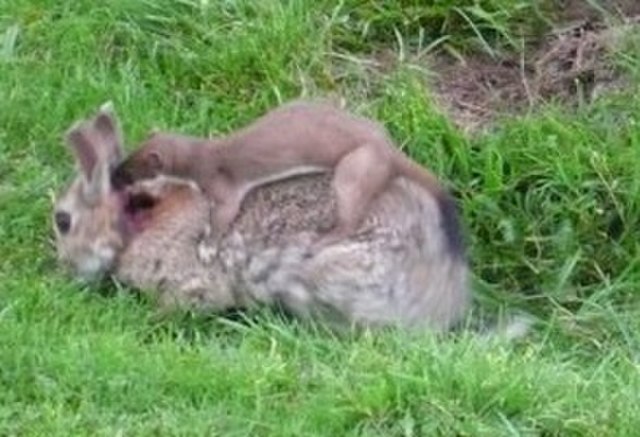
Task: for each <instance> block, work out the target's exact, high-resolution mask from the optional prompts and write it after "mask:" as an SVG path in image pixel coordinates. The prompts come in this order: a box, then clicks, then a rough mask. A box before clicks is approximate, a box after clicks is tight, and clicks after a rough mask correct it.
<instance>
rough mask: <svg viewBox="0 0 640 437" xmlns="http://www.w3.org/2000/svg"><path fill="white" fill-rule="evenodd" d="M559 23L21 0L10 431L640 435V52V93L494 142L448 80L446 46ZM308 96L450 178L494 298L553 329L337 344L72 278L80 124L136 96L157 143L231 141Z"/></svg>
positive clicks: (7, 391) (130, 124)
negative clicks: (208, 138)
mask: <svg viewBox="0 0 640 437" xmlns="http://www.w3.org/2000/svg"><path fill="white" fill-rule="evenodd" d="M426 3H432V4H431V5H430V6H424V5H423V4H426ZM421 5H422V6H421ZM554 12H555V10H554V7H553V2H550V1H548V2H534V1H533V0H519V1H517V0H491V1H483V2H474V1H471V0H469V1H457V2H454V1H453V0H438V1H434V2H418V1H415V0H414V1H400V0H397V1H389V2H378V1H368V2H364V1H355V0H343V1H342V2H330V1H324V0H320V1H314V0H291V1H276V0H264V1H260V2H257V1H256V2H253V1H249V0H225V1H215V0H173V1H171V0H155V1H143V0H140V1H137V0H108V1H105V2H93V1H89V0H74V1H71V0H56V1H54V0H4V1H3V2H1V3H0V434H1V435H47V436H48V435H61V436H62V435H64V436H68V435H91V436H93V435H109V436H111V435H224V436H236V435H238V436H239V435H243V436H244V435H271V436H289V435H290V436H300V435H326V436H341V435H380V436H396V435H398V436H401V435H402V436H422V435H425V436H426V435H469V436H471V435H473V436H477V435H487V436H496V435H581V436H582V435H592V436H606V435H637V433H638V429H640V396H639V395H638V393H640V295H639V293H638V288H639V287H640V262H639V261H640V259H639V258H638V255H637V252H638V243H637V240H636V238H635V237H634V235H635V232H636V231H637V229H639V225H640V220H639V217H640V93H638V83H640V82H639V81H638V78H640V57H639V56H638V52H637V50H635V51H634V50H632V49H629V47H637V46H634V45H633V44H631V45H626V46H625V47H626V49H621V50H619V51H617V52H616V53H615V55H612V57H611V60H610V62H611V63H612V64H616V65H619V66H620V68H621V69H622V70H623V71H624V74H625V75H626V76H625V77H626V78H627V83H626V87H625V88H624V89H623V90H622V91H617V92H611V93H606V94H605V95H603V96H602V97H600V98H598V99H597V100H595V101H593V102H584V101H580V102H578V103H577V104H574V105H570V106H566V105H565V106H563V104H561V103H553V102H549V103H547V104H544V105H539V106H536V107H535V108H534V109H532V110H529V111H526V112H524V113H522V114H521V115H518V116H515V115H514V116H511V117H499V119H498V120H497V121H496V122H495V123H494V124H493V125H492V126H491V127H490V129H487V130H486V131H483V132H481V133H475V134H474V133H469V132H466V131H465V130H464V129H462V128H461V127H460V126H459V125H457V124H455V123H454V122H453V121H452V119H451V117H449V116H448V115H447V112H446V110H444V109H443V107H442V106H441V105H439V104H438V103H437V101H438V99H437V98H436V96H435V90H434V89H433V88H432V87H431V86H430V83H431V82H430V81H429V80H427V77H428V76H429V75H428V65H427V63H426V62H425V61H424V59H425V54H428V53H431V52H436V51H437V50H442V51H445V52H448V53H452V54H454V55H456V56H462V57H464V56H470V55H471V54H473V53H476V52H479V51H483V52H486V53H490V54H493V55H494V56H496V54H497V53H500V52H502V51H509V50H511V51H513V50H518V49H519V48H520V47H521V38H520V36H519V35H521V34H523V33H526V34H527V35H529V36H535V35H539V34H542V33H544V32H547V31H548V30H549V28H550V26H551V23H552V21H553V20H555V19H557V16H556V15H557V14H555V13H554ZM389 57H391V58H392V62H387V61H384V62H376V60H378V61H379V60H380V59H388V58H389ZM381 64H382V65H381ZM300 95H304V96H327V95H331V96H341V97H344V98H345V99H346V100H347V103H348V106H349V108H350V109H352V110H353V111H355V112H358V113H361V114H365V115H368V116H371V117H375V118H377V119H378V120H380V121H381V122H383V123H384V124H385V125H386V126H387V127H388V129H389V130H390V131H391V132H392V134H393V136H394V138H395V139H396V140H397V142H398V145H399V146H401V147H403V149H404V150H405V151H406V152H407V153H408V154H409V155H411V156H412V157H413V158H414V159H416V160H417V161H419V162H421V163H422V164H424V165H426V166H428V167H429V168H431V169H433V171H435V172H436V173H437V174H438V175H439V176H440V177H441V178H442V180H443V181H444V183H445V184H446V185H447V186H448V187H450V188H451V190H452V192H453V193H454V194H455V196H456V199H457V201H458V204H459V206H460V209H461V212H462V214H463V218H464V223H465V232H466V240H467V242H468V246H469V259H470V261H471V264H472V267H473V272H474V285H475V290H476V293H475V297H476V301H477V304H476V307H475V309H476V310H477V312H478V313H488V314H498V313H503V312H506V313H511V312H515V311H526V312H528V313H530V314H531V315H533V316H535V318H536V324H535V326H534V328H533V330H532V332H531V333H530V334H529V335H528V336H527V337H525V338H524V339H521V340H520V341H517V342H506V341H500V340H495V341H487V340H486V339H485V338H483V337H481V336H479V335H478V334H477V333H475V332H474V330H473V329H469V330H464V331H462V332H457V333H454V334H452V335H446V336H440V337H436V336H433V335H430V334H429V333H407V332H399V331H391V330H386V331H379V332H364V333H353V334H348V335H343V336H335V335H332V334H330V333H328V332H327V331H325V330H323V329H322V327H321V326H310V325H308V324H304V325H303V324H299V323H297V322H296V321H293V320H286V319H282V318H280V317H278V316H277V315H276V314H273V313H270V312H269V311H266V310H265V311H260V312H258V313H257V314H250V315H248V317H247V318H246V320H245V319H242V318H240V319H226V318H222V317H209V318H206V317H196V316H190V315H188V314H182V315H175V316H169V317H167V316H164V317H161V316H159V314H158V312H157V311H156V308H154V306H153V305H152V304H150V303H149V302H145V301H143V300H140V299H137V298H136V297H134V296H133V295H132V294H131V293H128V291H127V290H122V289H119V288H118V287H117V286H115V285H113V284H110V283H106V284H103V285H101V286H95V285H94V286H90V287H87V286H83V285H80V284H78V283H76V282H74V281H73V280H72V279H71V278H69V277H68V276H67V275H66V274H65V272H64V271H61V270H60V269H59V268H58V266H57V264H56V259H55V252H54V250H53V246H52V244H51V238H52V234H51V226H50V213H51V205H52V196H54V195H55V193H56V192H57V191H58V190H59V189H61V187H63V186H64V184H65V183H66V182H67V181H68V180H69V178H70V177H71V175H72V171H73V170H72V169H73V167H72V160H71V155H70V154H69V152H68V150H67V149H66V148H65V146H64V143H63V141H62V134H63V132H64V131H65V130H66V129H67V128H68V127H69V126H70V124H71V123H72V122H73V121H74V120H76V119H78V118H81V117H85V116H87V115H88V114H89V113H91V112H92V111H94V110H95V109H96V108H97V107H98V105H100V104H101V103H103V102H104V101H106V100H112V101H113V102H114V103H115V105H116V109H117V111H118V113H119V115H120V117H121V118H122V120H123V123H124V130H125V134H126V137H127V139H128V143H129V145H128V147H129V149H131V148H133V147H134V145H135V144H136V142H138V141H139V140H141V139H142V138H143V137H144V135H145V134H146V132H147V131H148V130H149V129H151V128H152V127H161V128H169V129H173V130H178V131H182V132H187V133H192V134H198V135H208V134H216V133H218V134H220V133H225V132H228V131H230V130H232V129H235V128H237V127H240V126H242V125H243V124H244V123H246V122H248V121H249V120H251V119H253V118H255V117H256V116H257V115H259V114H261V113H263V112H264V111H265V110H267V109H268V108H270V107H273V106H275V105H276V104H278V103H279V102H281V101H285V100H287V99H290V98H294V97H297V96H300ZM472 317H473V316H472Z"/></svg>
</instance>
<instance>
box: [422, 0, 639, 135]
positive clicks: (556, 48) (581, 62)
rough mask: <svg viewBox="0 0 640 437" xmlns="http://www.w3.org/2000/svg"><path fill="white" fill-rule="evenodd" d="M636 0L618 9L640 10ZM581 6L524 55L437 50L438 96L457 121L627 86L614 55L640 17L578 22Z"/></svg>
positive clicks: (484, 123) (478, 124) (471, 127)
mask: <svg viewBox="0 0 640 437" xmlns="http://www.w3.org/2000/svg"><path fill="white" fill-rule="evenodd" d="M636 1H637V0H634V1H633V2H628V4H626V7H627V9H618V10H619V11H622V12H624V13H629V12H636V10H637V11H638V13H640V1H638V2H637V3H638V4H636ZM565 3H568V4H571V3H577V2H576V1H571V0H570V1H568V2H565ZM582 3H584V1H583V2H582ZM618 3H619V4H621V3H624V1H619V2H618ZM578 9H579V8H570V15H567V16H565V17H564V18H568V19H570V20H571V21H572V22H571V23H566V26H565V27H564V28H563V29H559V30H556V31H554V32H552V33H551V34H550V35H548V36H547V37H546V38H545V40H543V41H540V42H538V43H537V44H536V45H535V46H534V48H533V49H531V50H529V51H528V53H525V54H524V55H520V57H518V56H514V55H511V56H505V57H503V58H501V59H494V58H491V57H490V56H488V55H476V56H472V57H469V58H467V59H464V60H455V59H453V58H451V57H446V56H445V55H439V56H438V57H437V58H436V59H435V60H433V61H432V63H431V68H430V69H431V70H432V71H434V72H435V73H436V79H435V81H434V89H435V94H436V98H437V99H438V101H439V102H440V103H441V104H442V105H443V106H444V107H445V108H446V110H448V112H449V113H450V115H451V117H452V118H453V120H454V122H455V123H456V124H457V125H458V126H459V127H461V128H462V129H463V130H465V131H467V132H477V131H478V130H482V129H484V128H486V127H488V126H490V125H491V124H492V122H493V121H494V120H495V119H496V118H497V117H499V116H500V115H502V114H506V113H509V114H514V113H518V112H523V111H525V110H527V109H530V108H532V107H534V106H535V105H537V104H540V103H542V102H545V101H549V100H556V101H559V102H562V103H564V104H567V105H575V104H577V103H579V102H589V101H592V100H593V99H595V98H597V97H598V96H599V95H601V94H602V92H604V91H611V90H615V89H619V88H621V87H624V86H625V84H626V80H625V77H624V74H623V72H622V71H620V69H619V68H616V65H615V62H612V58H611V56H610V55H611V54H612V53H613V52H614V51H615V50H616V49H617V48H618V47H619V46H620V45H621V41H622V40H623V38H624V35H628V34H629V32H630V31H633V30H635V31H637V30H638V23H639V22H640V20H639V19H638V18H639V17H640V16H638V15H634V16H627V17H626V18H625V20H624V22H623V23H619V24H616V25H610V26H608V25H606V24H605V23H604V22H602V21H599V20H597V19H593V18H592V17H591V16H590V15H587V18H586V19H578V20H577V21H576V19H575V14H576V13H577V12H579V10H578ZM561 12H562V11H561ZM583 15H584V14H583Z"/></svg>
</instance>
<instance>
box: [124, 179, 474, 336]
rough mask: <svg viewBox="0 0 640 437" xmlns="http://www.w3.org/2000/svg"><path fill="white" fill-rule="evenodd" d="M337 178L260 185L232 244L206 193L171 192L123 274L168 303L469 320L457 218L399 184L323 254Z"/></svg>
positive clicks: (383, 321) (127, 256) (381, 321)
mask: <svg viewBox="0 0 640 437" xmlns="http://www.w3.org/2000/svg"><path fill="white" fill-rule="evenodd" d="M330 181H331V178H330V175H314V176H311V175H307V176H300V177H295V178H291V179H288V180H285V181H278V182H274V183H271V184H268V185H265V186H263V187H260V188H258V189H256V190H254V191H253V192H252V193H250V194H249V195H248V196H247V198H246V200H245V202H244V203H243V207H242V209H241V211H240V214H239V216H238V219H237V220H236V221H235V223H234V225H233V227H232V229H231V232H230V234H229V236H228V237H226V238H224V239H223V240H221V241H213V240H211V239H209V238H208V237H207V234H206V232H205V228H206V223H207V218H208V210H207V208H206V204H205V201H204V199H203V198H202V196H201V195H200V194H199V193H198V192H197V191H196V190H188V189H182V190H181V191H180V192H179V193H178V192H177V191H172V189H170V190H169V191H168V192H167V193H168V194H167V195H166V196H164V197H162V200H161V202H160V205H159V207H160V208H161V211H160V212H161V213H159V214H158V215H157V218H154V222H153V226H152V227H151V228H150V229H148V230H147V231H145V232H144V233H142V234H140V235H139V236H138V237H137V238H136V239H135V240H134V241H133V242H132V243H131V244H130V245H129V247H128V248H127V250H126V251H125V252H124V253H123V254H122V256H121V258H120V263H119V269H118V272H117V273H118V275H119V276H120V277H121V278H122V279H124V280H125V281H126V282H129V283H131V284H133V285H135V286H139V287H142V288H145V289H148V290H151V289H153V290H155V291H156V292H158V293H159V295H160V296H161V298H162V299H163V300H164V301H169V302H172V303H178V304H182V305H189V306H195V307H201V308H211V309H215V310H223V309H227V308H230V307H246V306H248V305H252V304H277V305H281V306H283V307H285V308H286V309H287V310H289V311H291V312H293V313H295V314H298V315H301V316H321V317H323V318H324V319H329V320H334V321H342V322H346V323H356V324H363V325H393V324H399V325H403V326H426V327H430V328H432V329H446V328H449V327H450V326H451V325H452V324H454V323H455V322H456V321H458V320H459V319H460V317H461V316H462V315H463V314H464V312H465V310H466V309H467V306H468V301H469V295H468V287H467V276H468V273H467V264H466V261H465V257H464V254H463V253H462V250H463V248H462V245H461V244H459V241H457V240H456V239H457V233H459V229H458V223H457V218H456V217H455V211H452V210H450V209H447V208H443V206H442V202H441V201H438V199H435V198H434V197H432V196H431V195H430V194H429V193H428V192H426V191H424V190H423V189H421V188H420V187H418V186H417V185H415V184H413V183H411V182H408V181H406V180H404V179H398V180H396V181H394V182H393V183H392V184H391V185H390V187H389V188H388V189H387V190H386V191H385V192H384V193H383V194H382V195H381V196H380V197H379V198H378V199H377V200H376V201H375V202H374V204H373V206H372V208H371V211H370V212H369V214H368V215H367V218H366V219H365V221H364V222H363V223H362V225H361V226H360V228H359V230H358V232H356V234H354V235H353V236H352V237H351V238H349V239H346V240H344V241H342V242H340V243H338V244H335V245H332V246H329V247H326V248H324V249H322V250H321V251H319V252H317V253H312V252H310V251H309V249H310V247H311V246H310V243H311V242H312V241H314V239H315V238H316V237H317V235H318V233H319V232H323V231H325V230H327V229H329V228H330V226H331V224H332V223H333V220H334V214H335V210H336V208H335V198H334V196H333V191H332V190H331V185H330ZM170 188H171V187H170ZM163 204H164V205H163ZM452 214H454V215H453V216H452Z"/></svg>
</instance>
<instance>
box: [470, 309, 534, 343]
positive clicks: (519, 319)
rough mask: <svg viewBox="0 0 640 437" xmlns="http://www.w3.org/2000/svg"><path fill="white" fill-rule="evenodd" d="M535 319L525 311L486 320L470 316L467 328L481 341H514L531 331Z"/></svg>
mask: <svg viewBox="0 0 640 437" xmlns="http://www.w3.org/2000/svg"><path fill="white" fill-rule="evenodd" d="M534 323H535V319H534V317H533V316H532V315H530V314H526V313H512V314H509V315H505V316H502V317H501V318H499V320H497V321H487V320H486V319H484V320H482V319H481V318H478V317H474V316H471V320H470V324H467V326H466V327H467V329H468V330H469V331H470V332H473V335H474V336H475V337H476V338H478V339H480V340H482V341H490V342H492V341H502V342H507V343H510V342H514V341H518V340H521V339H523V338H524V337H526V336H527V335H529V334H530V333H531V330H532V328H533V325H534Z"/></svg>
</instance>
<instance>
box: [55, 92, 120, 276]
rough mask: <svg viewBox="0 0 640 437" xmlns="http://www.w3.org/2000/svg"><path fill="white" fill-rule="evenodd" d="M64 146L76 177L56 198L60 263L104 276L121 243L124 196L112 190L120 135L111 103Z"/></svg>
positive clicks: (79, 127) (72, 132) (78, 126)
mask: <svg viewBox="0 0 640 437" xmlns="http://www.w3.org/2000/svg"><path fill="white" fill-rule="evenodd" d="M65 142H66V143H67V145H68V146H69V147H70V149H71V151H72V154H73V156H74V158H75V162H76V172H77V175H76V177H75V179H74V180H73V182H72V183H71V185H70V186H69V187H67V189H66V190H65V191H64V192H63V193H62V194H61V195H60V196H59V197H58V198H57V199H56V201H55V205H54V211H53V228H54V233H55V241H56V250H57V253H58V257H59V259H60V261H62V262H63V263H64V264H66V265H67V266H69V267H71V268H72V269H73V271H74V273H75V274H76V275H77V276H79V277H80V278H82V279H93V278H95V277H97V276H100V275H101V274H103V273H105V272H107V271H108V270H109V269H110V268H111V267H112V266H113V264H114V263H115V260H116V258H117V255H118V253H119V251H120V250H122V248H123V246H124V244H125V238H126V234H127V232H128V227H129V226H128V223H127V220H126V219H125V214H124V211H125V202H126V198H125V195H124V194H123V193H121V192H118V191H116V190H114V189H113V188H112V185H111V181H110V173H111V171H112V170H113V169H114V168H115V166H117V165H118V164H119V163H120V161H121V160H122V151H123V146H122V135H121V132H120V128H119V122H118V119H117V117H116V114H115V112H114V110H113V107H112V105H111V104H110V103H106V104H104V105H102V107H101V108H100V109H99V111H98V112H97V113H96V114H95V115H94V117H93V118H90V119H88V120H83V121H79V122H77V123H75V124H74V125H73V126H72V127H71V128H70V129H69V130H68V131H67V133H66V135H65Z"/></svg>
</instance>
